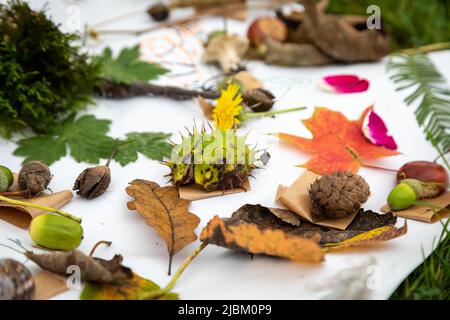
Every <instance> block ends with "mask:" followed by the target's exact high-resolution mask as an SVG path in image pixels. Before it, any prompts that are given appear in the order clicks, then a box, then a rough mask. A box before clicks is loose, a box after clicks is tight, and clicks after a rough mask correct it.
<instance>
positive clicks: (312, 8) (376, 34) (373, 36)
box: [301, 0, 389, 63]
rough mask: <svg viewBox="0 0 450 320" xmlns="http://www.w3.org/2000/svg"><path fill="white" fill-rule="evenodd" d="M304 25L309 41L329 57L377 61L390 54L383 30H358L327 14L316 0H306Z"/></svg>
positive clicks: (346, 22) (303, 1) (346, 60)
mask: <svg viewBox="0 0 450 320" xmlns="http://www.w3.org/2000/svg"><path fill="white" fill-rule="evenodd" d="M302 4H303V6H304V7H305V19H304V21H303V23H302V25H301V28H304V32H305V34H306V35H307V37H308V38H309V40H310V41H311V42H312V43H314V44H315V45H316V46H317V47H318V48H319V49H320V50H322V51H323V52H324V53H325V54H327V55H328V56H330V57H332V58H334V59H336V60H338V61H343V62H350V63H351V62H359V61H376V60H379V59H380V58H382V57H384V56H386V55H387V54H388V53H389V43H388V38H387V37H386V36H385V35H384V34H383V33H381V32H380V31H379V30H376V29H373V30H370V29H365V30H362V31H361V30H358V29H357V28H355V27H354V26H353V25H352V22H351V20H349V19H343V18H341V17H339V16H336V15H332V14H327V13H325V12H323V11H321V10H320V9H318V8H317V6H316V3H315V0H302Z"/></svg>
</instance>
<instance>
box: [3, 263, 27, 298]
mask: <svg viewBox="0 0 450 320" xmlns="http://www.w3.org/2000/svg"><path fill="white" fill-rule="evenodd" d="M34 292H35V285H34V280H33V275H32V274H31V272H30V271H29V270H28V269H27V268H26V267H25V266H24V265H23V264H21V263H19V262H17V261H15V260H12V259H2V260H0V300H31V299H32V298H33V296H34Z"/></svg>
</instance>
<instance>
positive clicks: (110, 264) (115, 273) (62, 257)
mask: <svg viewBox="0 0 450 320" xmlns="http://www.w3.org/2000/svg"><path fill="white" fill-rule="evenodd" d="M25 256H26V257H27V258H28V259H30V260H31V261H33V262H34V263H36V264H37V265H38V266H39V267H41V268H42V269H44V270H46V271H49V272H52V273H56V274H59V275H62V276H67V268H68V267H69V266H73V265H76V266H78V267H79V268H80V272H81V280H84V281H90V282H98V283H110V282H117V281H121V280H125V279H127V278H129V277H130V276H131V270H130V269H129V268H127V267H124V266H123V265H122V264H121V263H122V256H120V255H115V256H114V257H113V258H112V259H111V260H104V259H100V258H92V257H89V256H86V255H85V254H84V253H82V252H81V251H78V250H72V251H67V252H61V251H58V252H52V253H44V254H37V253H33V252H31V251H30V252H28V251H27V252H25Z"/></svg>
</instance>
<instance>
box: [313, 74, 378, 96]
mask: <svg viewBox="0 0 450 320" xmlns="http://www.w3.org/2000/svg"><path fill="white" fill-rule="evenodd" d="M321 84H322V87H324V89H326V90H328V91H332V92H336V93H355V92H364V91H367V89H369V81H367V80H366V79H361V78H360V77H358V76H356V75H352V74H340V75H334V76H327V77H323V78H322V83H321Z"/></svg>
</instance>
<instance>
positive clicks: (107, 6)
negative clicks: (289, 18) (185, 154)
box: [0, 0, 450, 299]
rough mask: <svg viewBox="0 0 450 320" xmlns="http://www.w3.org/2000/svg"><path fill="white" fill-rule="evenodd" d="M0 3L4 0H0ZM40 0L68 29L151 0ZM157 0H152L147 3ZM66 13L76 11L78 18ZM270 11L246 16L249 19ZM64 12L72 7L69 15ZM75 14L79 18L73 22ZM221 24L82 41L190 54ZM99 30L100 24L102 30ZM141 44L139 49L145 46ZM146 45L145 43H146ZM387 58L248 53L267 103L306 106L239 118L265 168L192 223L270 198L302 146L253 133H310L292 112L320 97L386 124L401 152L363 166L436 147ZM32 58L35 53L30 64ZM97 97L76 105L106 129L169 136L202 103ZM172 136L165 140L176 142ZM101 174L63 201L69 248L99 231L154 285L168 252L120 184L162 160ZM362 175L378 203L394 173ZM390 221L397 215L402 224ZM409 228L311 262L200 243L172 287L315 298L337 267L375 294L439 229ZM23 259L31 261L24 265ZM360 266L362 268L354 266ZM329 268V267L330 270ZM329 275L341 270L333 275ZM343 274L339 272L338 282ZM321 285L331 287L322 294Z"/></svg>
mask: <svg viewBox="0 0 450 320" xmlns="http://www.w3.org/2000/svg"><path fill="white" fill-rule="evenodd" d="M0 2H5V1H0ZM45 2H49V10H48V11H49V13H50V14H51V15H52V17H53V18H54V19H55V20H57V21H58V22H60V23H61V24H62V25H61V27H62V28H63V29H64V30H67V29H68V28H72V27H73V26H74V25H73V24H74V23H75V25H76V24H77V21H81V25H84V24H85V23H90V24H92V23H95V22H98V21H101V20H104V19H107V18H110V17H113V16H117V15H120V14H123V13H127V12H131V11H135V10H136V9H139V8H145V7H146V6H147V5H149V4H150V3H151V2H152V1H148V0H134V1H119V0H110V1H94V0H89V1H88V0H85V1H59V0H58V1H57V0H50V1H48V0H46V1H44V0H42V1H41V0H39V1H30V3H31V4H32V7H33V8H40V7H42V6H43V4H44V3H45ZM153 2H156V1H153ZM77 12H79V13H80V15H79V18H80V19H78V18H77ZM264 12H265V13H267V14H270V12H269V11H262V12H261V11H260V12H254V13H252V15H253V16H256V15H260V14H261V13H264ZM74 13H75V15H74ZM185 14H189V10H183V11H177V12H175V13H174V14H173V17H174V18H176V17H181V16H183V15H185ZM77 19H78V20H77ZM152 23H153V22H151V21H150V20H149V19H148V18H147V17H146V16H145V14H141V15H137V16H135V18H133V19H131V20H128V21H125V22H122V23H117V24H115V25H112V26H111V27H110V28H115V29H124V28H130V29H131V28H139V27H145V26H147V25H149V24H152ZM248 24H249V22H248V21H247V22H246V23H241V22H236V21H229V22H228V26H229V29H230V31H231V32H238V33H241V34H245V33H246V30H247V26H248ZM222 25H223V22H222V20H221V19H219V18H209V19H205V20H204V21H203V22H202V23H201V24H200V25H198V26H194V27H192V29H191V32H192V33H189V32H186V31H183V32H184V33H183V34H184V35H185V38H186V39H187V40H186V41H185V42H183V43H177V42H175V43H176V44H177V45H176V46H175V49H171V48H170V45H167V39H171V40H170V41H172V40H174V39H175V40H176V39H178V40H179V38H177V36H176V33H175V32H174V31H173V30H161V31H158V32H154V33H151V34H146V35H143V36H142V37H140V38H136V37H108V38H104V39H101V40H100V41H99V42H98V43H92V42H91V41H89V43H88V50H90V51H92V52H98V51H99V50H100V49H101V48H102V47H103V46H105V45H109V46H111V47H112V48H113V49H119V48H121V47H122V46H124V45H133V44H135V43H137V42H141V41H143V42H144V44H145V48H144V52H146V53H147V55H146V56H148V57H150V58H155V57H154V56H152V54H148V53H149V52H150V51H151V50H150V49H149V47H151V46H152V45H153V49H152V50H159V53H162V55H161V56H160V57H159V60H158V61H167V62H169V61H176V60H177V58H178V59H179V58H180V57H181V59H183V61H185V62H190V61H193V62H197V63H198V62H199V58H200V53H201V47H200V43H199V42H198V40H196V39H197V38H196V37H195V35H194V34H195V33H197V35H199V36H201V35H203V36H205V32H209V31H211V30H214V29H219V28H221V27H222ZM105 28H106V27H105ZM147 50H149V51H147ZM152 52H154V51H152ZM431 57H432V59H433V61H434V62H435V63H436V65H437V66H438V68H439V70H440V71H441V72H442V73H443V74H444V76H446V77H447V79H449V78H450V52H449V51H447V52H439V53H434V54H431ZM386 61H387V60H386V59H385V60H383V61H382V62H379V63H372V64H357V65H347V66H345V65H344V66H339V65H333V66H325V67H316V68H282V67H274V66H266V65H264V64H263V63H261V62H249V63H248V64H247V66H248V69H249V71H250V72H251V73H252V74H254V75H255V76H256V77H259V78H260V79H261V80H263V81H264V83H265V85H266V87H267V88H268V89H270V90H271V91H273V92H274V93H275V95H276V96H277V97H278V99H279V100H278V102H277V103H276V105H275V107H274V108H275V109H281V108H288V107H298V106H303V105H304V106H308V110H307V111H302V112H298V113H291V114H286V115H280V116H278V117H277V118H275V119H271V118H267V119H261V120H252V121H248V122H247V123H246V125H245V127H244V128H243V129H242V132H247V131H248V130H250V139H251V140H252V141H253V142H254V143H256V142H257V143H258V146H259V147H260V148H265V147H267V148H268V149H269V151H270V153H271V155H272V158H271V160H270V162H269V165H268V166H267V169H265V170H258V172H257V173H256V180H254V181H252V191H251V192H247V193H241V194H235V195H229V196H227V197H226V198H220V197H219V198H212V199H206V200H202V201H198V202H194V203H193V204H192V205H191V208H190V209H191V211H192V212H194V213H196V214H197V215H198V216H199V217H200V218H201V223H200V226H199V227H198V229H197V233H200V231H201V228H202V227H203V226H204V225H205V224H206V223H207V222H208V221H209V219H210V218H212V217H213V216H214V215H216V214H217V215H219V216H229V215H231V213H232V212H233V211H234V210H236V209H237V208H239V207H240V206H241V205H243V204H245V203H260V204H263V205H267V206H274V205H275V203H274V198H275V192H276V190H277V187H278V185H279V184H285V185H289V184H291V183H292V182H293V180H294V179H295V178H296V177H297V176H298V175H300V174H301V173H302V171H303V169H300V168H298V167H295V165H297V164H301V163H304V162H306V161H307V160H308V158H309V157H310V156H309V155H308V154H306V153H303V152H300V151H297V150H295V149H294V148H292V147H289V146H287V145H279V143H278V141H277V139H275V138H273V137H270V136H267V135H264V134H265V133H268V132H278V131H284V132H288V133H292V134H297V135H302V136H310V133H309V132H308V131H307V130H306V128H305V127H304V126H303V125H302V124H301V123H300V119H305V118H308V117H309V116H310V115H311V114H312V112H313V106H314V105H317V106H326V107H328V108H330V109H333V110H338V111H341V112H343V113H344V114H345V115H346V116H347V117H348V118H349V119H357V118H358V117H359V115H360V114H361V112H362V111H363V110H364V109H365V108H366V107H367V106H368V105H370V104H372V103H375V110H376V111H377V113H379V114H380V115H381V116H382V117H383V119H384V120H385V121H386V124H387V126H388V127H389V129H390V132H391V133H392V134H393V136H394V137H395V139H396V141H397V143H398V145H399V151H401V152H402V153H403V155H401V156H397V157H392V158H386V159H383V160H380V161H377V162H374V164H376V165H379V166H384V167H389V168H399V167H400V166H401V165H402V164H403V163H405V162H407V161H412V160H432V159H434V158H435V156H436V155H437V153H436V151H435V150H434V149H433V147H432V146H431V144H430V143H429V142H427V141H425V138H424V134H423V133H422V132H421V129H420V128H419V127H418V125H417V123H416V119H415V117H414V115H413V108H410V107H407V106H406V105H405V104H404V102H403V100H402V99H403V97H404V93H397V92H395V91H394V87H393V84H392V82H391V81H390V80H389V77H388V75H387V74H386V70H385V67H386ZM37 63H38V62H37ZM167 66H168V67H169V68H175V69H176V71H175V72H178V73H182V72H186V71H189V70H190V69H189V68H188V67H182V66H175V65H167ZM218 73H219V72H218V70H217V69H215V68H214V67H205V66H200V67H199V68H198V72H197V73H195V74H190V75H188V76H179V77H172V76H170V75H169V76H167V77H164V78H162V79H161V80H160V81H159V82H160V83H167V84H176V85H183V84H189V83H194V82H193V81H195V78H198V79H197V80H198V81H197V84H201V83H202V82H203V81H204V80H206V79H208V78H209V77H212V76H214V75H217V74H218ZM335 73H356V74H358V75H360V76H361V77H365V78H367V79H369V81H370V83H371V87H370V89H369V91H367V92H365V93H360V94H349V95H336V94H332V93H326V92H323V91H321V90H320V89H319V88H318V86H317V85H316V83H317V81H318V79H319V78H320V77H322V76H325V75H330V74H335ZM96 102H97V105H96V106H92V107H91V108H89V110H88V111H87V112H89V113H91V114H94V115H96V116H97V117H100V118H107V119H111V120H112V121H113V124H112V126H111V135H113V136H116V137H123V135H125V134H126V133H127V132H130V131H165V132H172V133H174V135H175V136H176V135H177V132H178V130H182V128H184V127H185V126H188V127H189V126H191V125H192V124H193V119H195V120H196V121H197V123H202V122H203V121H205V120H204V118H203V116H202V111H201V109H200V107H199V106H198V105H196V104H195V103H194V102H192V101H185V102H177V101H174V100H169V99H163V98H135V99H130V100H123V101H113V100H97V101H96ZM175 140H176V139H175ZM14 148H15V145H14V144H13V143H11V142H7V141H5V140H2V139H0V164H2V165H6V166H8V167H10V168H19V166H20V163H21V161H22V159H21V158H18V157H14V156H12V151H13V150H14ZM86 166H87V165H86V164H82V163H81V164H80V163H76V162H75V161H74V160H73V159H71V158H70V157H66V158H64V159H62V160H61V161H59V162H57V163H55V164H54V165H53V166H52V167H51V170H52V172H53V174H54V179H53V181H52V183H51V188H52V190H55V191H58V190H63V189H67V188H71V187H72V185H73V182H74V181H75V178H76V177H77V175H78V174H79V173H80V172H81V171H82V170H83V169H84V168H86ZM111 171H112V183H111V186H110V188H109V191H108V192H106V193H105V194H104V195H102V196H101V197H99V198H97V199H95V200H90V201H88V200H84V199H81V198H78V197H75V199H74V200H73V201H72V202H71V203H70V204H69V205H67V206H66V207H65V210H67V211H69V212H71V213H73V214H75V215H79V216H81V217H82V218H83V227H84V230H85V239H84V240H83V243H82V245H81V247H80V250H82V251H84V252H86V253H88V252H89V250H90V249H91V247H92V246H93V245H94V244H95V243H96V242H97V241H99V240H110V241H112V242H113V245H112V246H111V247H110V248H106V247H102V248H99V250H98V251H97V254H98V255H99V256H101V257H104V258H111V257H112V256H113V254H114V253H121V254H122V255H123V256H124V264H125V265H127V266H129V267H131V268H132V269H133V270H134V271H136V272H137V273H138V274H140V275H141V276H144V277H148V278H149V279H151V280H153V281H155V282H156V283H158V284H160V285H162V286H163V285H165V284H166V283H167V282H168V281H169V280H170V277H168V276H167V263H168V255H167V251H166V247H165V244H164V242H163V241H162V240H161V239H159V238H158V236H157V235H156V233H155V232H154V231H153V230H152V229H151V228H149V227H148V226H147V225H146V224H145V222H144V220H143V218H142V217H141V216H140V215H139V214H138V213H136V212H133V211H129V210H127V207H126V202H127V201H128V200H129V197H128V196H127V194H126V193H125V187H126V185H127V182H129V181H131V180H133V179H135V178H142V179H149V180H154V181H157V182H159V183H160V184H164V183H165V182H166V181H167V180H166V178H164V177H163V175H165V174H166V173H167V172H168V169H167V168H165V167H164V166H162V165H160V164H159V163H158V162H156V161H151V160H148V159H146V158H143V157H140V159H139V160H138V161H137V162H136V163H134V164H130V165H128V166H127V167H125V168H122V167H120V165H118V164H117V163H112V165H111ZM359 173H360V174H361V175H362V176H364V178H365V179H366V180H367V181H368V183H369V184H370V186H371V190H372V195H373V196H372V197H371V198H370V200H369V201H368V203H367V204H366V206H365V207H366V208H367V209H372V210H379V208H380V207H381V206H382V205H383V204H384V203H385V198H386V196H387V193H388V192H389V190H390V189H391V187H392V186H393V184H394V182H395V176H394V175H393V174H391V173H387V172H382V171H374V170H371V169H364V168H363V169H361V171H360V172H359ZM403 222H404V220H403V219H401V218H400V219H399V221H398V223H399V224H403ZM408 225H409V231H408V234H407V235H406V236H403V237H401V238H399V239H395V240H393V241H389V242H386V243H381V244H378V245H375V246H371V247H369V248H359V249H354V250H347V251H344V252H340V253H332V254H327V255H326V260H325V261H324V262H323V263H322V264H320V265H315V264H302V263H295V262H291V261H286V260H282V259H275V258H270V257H265V256H255V257H254V259H253V260H251V259H250V257H249V256H248V255H246V254H242V253H234V252H231V251H229V250H227V249H224V248H220V247H215V246H208V247H207V248H206V249H205V250H204V251H203V252H202V253H201V254H200V255H199V256H198V257H197V258H196V259H195V260H194V261H193V262H192V264H191V265H190V266H189V267H188V269H187V270H186V271H185V273H184V274H183V276H182V277H181V278H180V280H179V281H178V283H177V285H176V287H175V290H174V291H176V292H178V293H179V294H180V298H181V299H320V298H323V297H335V296H336V295H334V294H333V292H332V291H333V290H335V293H336V292H341V291H340V290H342V284H343V283H344V285H345V283H346V281H349V280H348V278H346V277H345V276H343V274H345V270H347V269H351V268H353V269H351V270H360V271H359V272H360V273H361V279H363V280H362V281H364V282H365V283H367V284H368V285H367V286H368V291H367V292H368V294H367V295H365V296H360V297H361V298H367V299H386V298H388V297H389V296H390V295H391V293H392V292H393V291H394V290H395V288H396V287H397V286H398V285H399V284H400V283H401V281H402V280H403V279H404V278H405V277H406V276H407V275H408V274H409V273H410V272H411V271H413V270H414V269H415V268H416V267H417V266H418V265H419V264H420V263H421V262H422V261H423V256H422V249H423V250H424V252H425V253H426V255H428V254H429V253H430V250H431V248H432V243H433V241H434V239H435V238H436V237H437V236H438V235H439V234H440V232H441V230H442V227H441V225H440V224H439V223H436V224H426V223H422V222H417V221H408ZM7 237H11V238H17V239H20V240H21V241H22V242H23V244H24V245H25V246H27V247H31V245H32V242H31V240H30V239H29V236H28V234H27V233H26V232H25V231H23V230H21V229H18V228H15V227H13V226H11V225H8V224H6V223H4V222H2V221H0V242H2V243H3V242H5V241H6V238H7ZM198 244H199V243H198V242H196V243H193V244H191V245H189V246H188V247H187V248H185V249H184V250H183V251H181V252H179V253H178V254H177V255H176V256H175V258H174V263H173V270H175V269H176V268H177V267H178V266H179V265H180V264H181V262H182V261H183V260H184V258H185V257H187V256H188V254H189V253H190V252H191V251H192V250H193V249H194V248H195V247H196V246H197V245H198ZM5 257H11V258H15V259H18V260H19V261H24V260H25V259H24V258H23V257H21V256H19V255H18V254H15V253H14V252H12V251H11V250H8V249H6V248H3V247H0V258H5ZM27 266H29V267H30V268H32V270H37V267H36V266H34V265H33V264H32V263H31V262H27ZM361 266H363V267H362V268H361ZM338 275H339V276H338ZM332 279H341V280H339V281H340V283H339V281H336V280H333V281H331V280H332ZM342 279H343V280H342ZM79 292H80V291H79V290H69V291H68V292H66V293H64V294H61V295H59V296H57V297H56V298H58V299H77V298H78V296H79ZM330 292H331V293H330Z"/></svg>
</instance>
